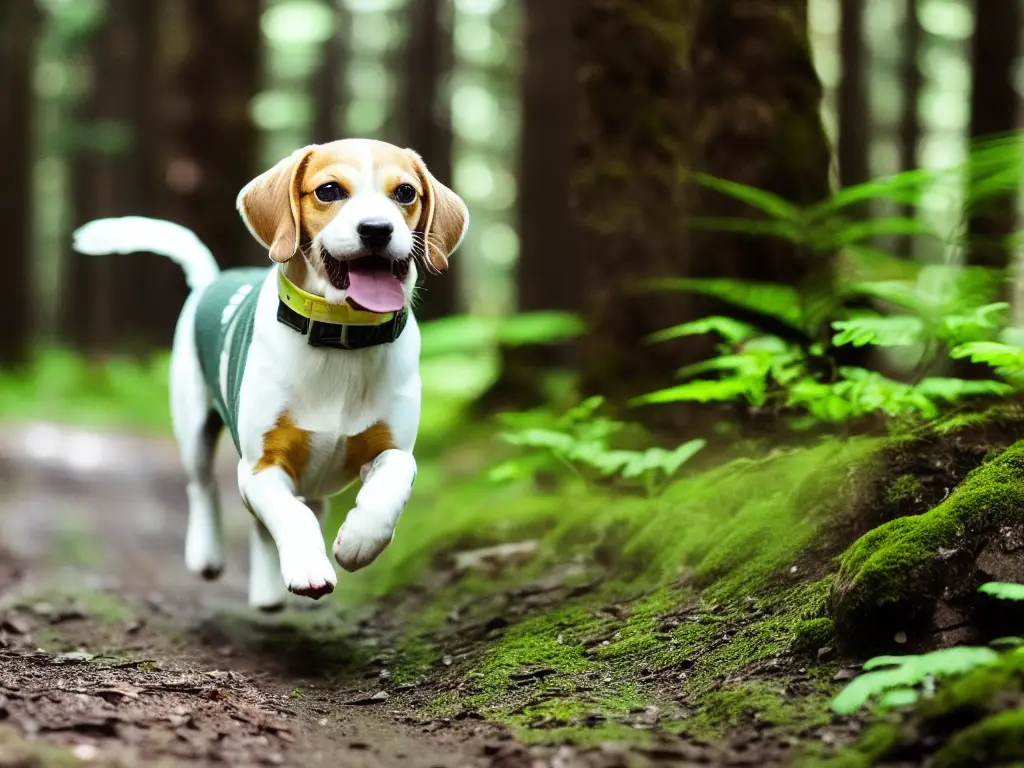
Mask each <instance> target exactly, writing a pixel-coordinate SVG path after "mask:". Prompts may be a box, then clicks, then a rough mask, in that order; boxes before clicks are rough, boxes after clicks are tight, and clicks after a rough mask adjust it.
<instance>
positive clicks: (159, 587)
mask: <svg viewBox="0 0 1024 768" xmlns="http://www.w3.org/2000/svg"><path fill="white" fill-rule="evenodd" d="M228 454H229V451H226V450H225V451H223V452H222V458H221V462H220V464H219V474H221V475H222V476H223V480H222V482H223V488H224V489H225V494H224V501H225V505H224V506H225V519H226V528H227V533H228V547H229V549H228V552H229V561H228V568H227V570H226V573H225V575H224V577H223V578H222V579H221V580H220V581H218V582H215V583H212V584H206V583H203V582H201V581H199V580H198V579H196V578H195V577H193V576H192V575H191V574H189V573H188V572H187V571H186V570H185V567H184V562H183V556H182V551H183V536H184V530H185V495H184V483H183V478H182V476H181V473H180V470H179V469H178V464H177V459H176V456H175V452H174V446H173V444H172V443H171V442H170V441H169V440H158V439H152V438H140V437H131V436H124V435H117V434H97V433H94V432H90V431H86V430H79V429H73V428H66V427H57V426H53V425H47V424H34V425H27V426H24V427H17V428H6V429H5V430H3V431H0V487H2V488H3V489H4V492H3V497H2V500H0V536H2V538H0V541H2V542H3V546H4V549H5V551H4V552H3V555H2V557H0V657H2V661H0V719H2V721H3V723H2V727H0V765H4V766H7V765H41V766H45V765H74V764H79V763H82V762H83V761H84V762H87V763H88V764H91V765H142V764H145V765H210V764H228V765H233V766H247V765H287V766H309V767H310V768H312V767H313V766H321V765H323V766H328V765H330V766H338V765H344V766H351V767H353V768H359V767H360V766H368V767H369V766H373V767H377V766H423V768H443V767H450V768H456V767H461V766H470V767H475V766H480V767H481V768H482V767H484V766H509V767H510V768H511V767H513V766H520V765H522V766H546V765H550V766H563V767H565V768H569V767H570V766H612V765H626V762H625V761H626V759H627V758H626V757H625V756H623V755H621V754H619V753H618V752H617V751H616V750H614V749H611V748H605V749H600V748H594V749H590V750H587V751H575V750H572V749H567V748H562V749H560V750H557V749H549V748H539V747H538V748H527V747H524V746H521V745H518V744H516V743H515V742H514V741H513V740H512V739H511V738H510V737H509V735H507V734H506V733H504V732H503V731H502V730H501V729H500V728H499V727H498V726H492V725H491V724H489V723H487V722H484V721H482V720H463V721H455V722H453V721H451V720H443V721H438V722H426V723H424V722H419V721H416V720H414V719H413V718H412V717H409V716H408V715H404V714H403V713H402V712H401V711H395V708H394V707H391V708H388V707H387V706H386V699H387V693H386V691H385V690H384V688H385V684H384V683H383V682H382V680H386V676H387V671H386V670H383V671H382V670H380V669H376V668H374V669H372V670H371V671H369V672H366V671H363V670H360V672H362V674H360V675H359V677H358V678H356V679H355V681H353V680H352V679H351V676H350V677H349V679H347V680H345V681H340V680H338V679H337V677H336V674H337V670H336V669H333V670H332V669H331V668H330V665H325V667H324V668H321V667H319V665H318V663H317V660H318V659H319V658H321V657H322V656H323V655H324V654H325V653H328V654H329V653H330V652H331V651H333V652H334V653H335V654H337V653H338V652H339V650H340V651H341V652H343V649H337V648H335V649H326V648H325V647H323V646H322V645H321V644H320V643H329V642H333V637H327V638H316V637H315V636H312V635H303V636H300V637H297V638H296V642H295V643H292V644H290V645H289V647H291V648H293V650H292V651H291V652H289V653H287V654H281V653H280V652H277V649H267V648H264V647H261V646H260V643H259V641H258V640H253V638H254V637H255V636H256V634H258V633H250V632H248V631H247V629H246V628H247V627H250V626H255V624H258V623H261V627H260V631H262V632H267V631H268V627H270V628H271V629H270V630H269V631H273V627H274V626H275V625H274V622H275V621H277V620H279V617H254V616H253V615H252V614H251V613H249V612H248V611H247V609H246V608H245V603H244V600H245V592H244V584H245V564H246V560H247V558H246V551H245V537H246V534H247V529H246V526H247V524H248V521H247V519H246V515H245V514H244V512H243V511H242V509H241V506H240V504H239V502H238V501H237V497H236V496H234V494H232V493H231V492H230V489H231V488H232V478H233V476H234V467H233V461H232V458H233V457H231V456H229V455H228ZM340 588H341V589H344V580H343V579H342V582H341V585H340ZM295 609H297V610H299V611H306V612H309V611H313V612H316V611H323V612H330V611H336V610H337V607H336V605H332V604H331V603H330V601H321V602H320V603H316V604H309V603H306V604H304V605H301V604H298V603H297V604H296V606H295ZM295 609H292V610H295ZM225 617H230V618H225ZM247 622H254V623H255V624H253V625H250V624H248V623H247ZM367 627H368V625H367V624H366V623H365V622H362V623H361V622H359V621H357V620H356V619H355V618H353V626H352V632H353V634H357V633H359V632H360V631H367V632H368V631H371V630H370V629H367ZM232 628H233V629H232ZM278 630H279V631H281V632H288V631H292V630H290V629H289V628H288V627H287V626H281V627H279V628H278ZM299 634H301V633H299ZM247 640H252V642H247ZM360 678H361V679H360ZM381 705H384V706H381ZM51 747H52V751H51ZM33 760H34V761H35V762H33ZM673 764H678V763H673Z"/></svg>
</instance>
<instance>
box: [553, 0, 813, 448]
mask: <svg viewBox="0 0 1024 768" xmlns="http://www.w3.org/2000/svg"><path fill="white" fill-rule="evenodd" d="M577 20H578V23H577V41H578V45H579V48H578V54H579V56H580V59H579V60H578V66H579V70H578V71H579V76H580V80H581V83H582V86H583V96H582V110H583V111H582V125H581V129H580V131H579V134H578V136H579V138H578V142H577V147H576V165H575V173H574V188H573V207H574V211H575V213H576V217H577V220H578V221H579V223H580V224H581V226H582V228H583V230H584V234H583V237H582V238H581V241H580V243H581V247H582V248H583V250H584V253H585V254H586V255H585V259H586V263H587V274H588V283H587V290H588V296H587V306H588V319H589V321H590V327H591V331H590V333H589V335H588V338H587V342H586V345H585V348H584V353H585V358H584V361H583V372H584V378H583V383H584V387H585V389H586V390H588V391H593V392H599V393H602V394H606V395H611V396H612V398H613V399H615V400H616V401H620V402H621V401H623V400H625V399H626V398H628V397H630V396H633V395H638V394H641V393H643V392H646V391H650V390H653V389H658V388H662V387H665V386H670V385H671V384H672V383H673V380H674V372H675V371H676V369H678V368H679V367H680V366H682V365H685V364H687V363H690V362H694V361H696V360H699V359H702V358H704V357H706V356H707V355H708V354H709V353H711V351H712V350H711V345H712V343H713V340H711V339H705V338H696V339H691V340H688V341H687V342H685V343H679V344H674V345H673V344H664V345H646V344H644V343H643V340H644V338H645V337H646V336H647V335H649V334H651V333H653V332H655V331H658V330H661V329H663V328H666V327H668V326H670V325H674V324H676V323H680V322H685V321H687V320H692V319H694V318H696V317H701V316H704V315H706V314H708V313H709V312H710V311H713V310H716V309H717V310H718V311H721V308H716V307H715V306H714V305H713V304H712V303H711V302H708V301H703V300H700V299H698V298H695V297H691V296H685V295H682V294H677V295H669V296H665V295H660V296H659V295H654V296H652V295H649V294H632V293H630V291H629V287H630V285H631V284H633V283H635V282H636V280H637V279H639V278H646V277H731V278H736V279H742V280H765V281H769V280H770V281H776V282H787V283H790V284H793V285H797V286H799V287H800V288H801V289H802V290H803V291H804V292H805V294H806V295H808V296H810V297H812V298H814V299H815V300H818V299H824V300H828V299H829V298H830V296H831V269H830V262H829V259H828V258H827V256H815V255H813V254H809V253H805V252H803V251H801V249H799V248H796V247H794V246H792V245H790V244H788V243H786V242H784V241H777V240H771V239H767V238H754V237H744V236H740V235H732V234H729V235H726V234H716V233H701V234H699V235H696V236H695V238H694V239H692V240H691V237H690V225H691V220H690V217H691V216H693V215H695V216H698V217H704V216H715V217H717V216H724V217H743V216H753V215H755V213H754V212H753V211H752V209H751V208H749V207H747V206H744V205H742V204H739V203H736V202H733V201H732V200H730V199H729V198H726V197H724V196H722V195H719V194H717V193H713V192H710V191H703V190H701V191H695V190H693V189H691V188H689V187H688V184H687V182H686V177H687V171H688V169H689V168H691V167H692V168H696V169H698V170H701V171H704V172H706V173H710V174H712V175H715V176H719V177H723V178H727V179H731V180H734V181H738V182H741V183H743V184H747V185H752V186H756V187H759V188H762V189H767V190H770V191H772V192H775V193H776V194H778V195H781V196H782V197H784V198H787V199H789V200H792V201H793V202H796V203H799V204H809V203H813V202H815V201H818V200H821V199H822V198H824V197H826V196H827V195H828V193H829V185H828V171H829V161H830V151H829V146H828V142H827V139H826V137H825V133H824V130H823V128H822V124H821V119H820V112H819V108H820V101H821V95H822V90H821V84H820V82H819V80H818V77H817V74H816V72H815V70H814V67H813V64H812V60H811V53H810V45H809V41H808V35H807V20H806V2H803V1H800V2H798V1H797V0H785V1H780V0H706V1H704V2H689V3H680V2H678V0H673V1H672V2H668V0H663V1H662V2H658V1H656V0H647V1H646V2H636V0H629V1H627V0H621V1H616V2H611V1H608V0H603V1H599V0H588V2H587V9H586V10H585V11H581V12H580V14H579V15H578V17H577ZM726 311H728V310H726ZM707 411H708V409H707V408H699V409H683V408H681V409H679V410H678V412H676V413H672V412H670V411H669V410H659V411H658V413H657V414H654V415H652V416H651V418H652V419H658V420H660V421H661V422H663V423H668V424H669V425H671V426H674V427H675V428H677V429H679V428H682V427H684V426H687V425H692V424H693V423H694V419H695V418H697V417H699V415H700V413H702V412H705V413H706V412H707Z"/></svg>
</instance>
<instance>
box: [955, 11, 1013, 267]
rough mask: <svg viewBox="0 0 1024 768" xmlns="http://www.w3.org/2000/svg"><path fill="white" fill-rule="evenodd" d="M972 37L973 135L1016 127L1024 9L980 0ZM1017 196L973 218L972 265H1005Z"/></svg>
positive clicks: (970, 230)
mask: <svg viewBox="0 0 1024 768" xmlns="http://www.w3.org/2000/svg"><path fill="white" fill-rule="evenodd" d="M974 5H975V21H974V37H973V40H972V46H971V48H972V60H973V65H974V67H973V70H972V83H971V85H972V88H971V124H970V132H971V138H972V139H978V138H982V137H991V136H993V135H994V134H1001V133H1006V132H1009V131H1013V130H1015V129H1016V128H1018V126H1019V120H1020V116H1021V97H1020V94H1019V93H1017V90H1016V88H1015V87H1014V82H1013V75H1014V66H1015V64H1016V59H1017V56H1018V54H1019V53H1020V36H1021V26H1022V24H1024V11H1022V8H1021V4H1020V3H1019V2H1012V1H1011V2H992V0H978V2H976V3H975V4H974ZM1016 208H1017V197H1016V195H1015V194H1013V193H1008V194H1006V195H1004V196H1002V197H1000V198H999V199H996V200H990V201H987V202H986V203H985V204H984V205H983V206H982V207H981V208H980V209H978V210H977V211H976V213H975V215H973V216H972V217H971V219H970V222H969V225H968V234H969V236H970V239H971V247H970V250H969V253H968V256H967V261H968V263H970V264H973V265H977V266H985V267H995V268H1000V269H1001V268H1005V267H1007V266H1008V265H1009V263H1010V252H1009V251H1008V250H1007V248H1006V246H1005V245H1004V243H1003V240H1004V238H1005V237H1006V236H1007V235H1009V234H1010V233H1011V232H1013V231H1014V226H1015V219H1016Z"/></svg>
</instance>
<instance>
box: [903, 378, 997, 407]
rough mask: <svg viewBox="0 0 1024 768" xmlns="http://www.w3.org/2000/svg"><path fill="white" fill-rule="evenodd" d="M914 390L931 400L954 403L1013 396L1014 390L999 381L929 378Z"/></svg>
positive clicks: (919, 383)
mask: <svg viewBox="0 0 1024 768" xmlns="http://www.w3.org/2000/svg"><path fill="white" fill-rule="evenodd" d="M916 389H917V391H918V392H920V393H921V394H923V395H924V396H925V397H928V398H931V399H932V400H945V401H947V402H950V403H955V402H957V401H959V400H962V399H963V398H965V397H984V396H986V395H992V396H995V397H1005V396H1007V395H1010V394H1013V391H1014V388H1013V387H1012V386H1011V385H1009V384H1006V383H1004V382H1001V381H986V380H985V379H954V378H942V377H938V376H935V377H931V378H927V379H922V380H921V381H920V382H918V384H917V386H916Z"/></svg>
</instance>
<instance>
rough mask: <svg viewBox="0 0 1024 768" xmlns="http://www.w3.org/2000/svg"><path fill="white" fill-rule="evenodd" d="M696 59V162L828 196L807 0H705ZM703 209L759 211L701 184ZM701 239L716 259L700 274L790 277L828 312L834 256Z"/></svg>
mask: <svg viewBox="0 0 1024 768" xmlns="http://www.w3.org/2000/svg"><path fill="white" fill-rule="evenodd" d="M692 60H693V82H694V140H693V141H694V144H693V165H694V168H695V169H697V170H699V171H703V172H705V173H709V174H711V175H713V176H717V177H720V178H725V179H730V180H732V181H738V182H740V183H742V184H746V185H748V186H752V187H757V188H759V189H765V190H768V191H770V192H773V193H775V194H776V195H779V196H780V197H783V198H785V199H786V200H789V201H791V202H794V203H797V204H799V205H810V204H812V203H815V202H818V201H820V200H822V199H824V198H826V197H827V196H828V195H829V193H830V189H829V179H828V174H829V163H830V159H831V152H830V147H829V143H828V139H827V138H826V136H825V131H824V127H823V125H822V122H821V99H822V87H821V82H820V81H819V79H818V75H817V72H816V71H815V69H814V64H813V61H812V58H811V50H810V40H809V37H808V29H807V2H806V0H727V1H726V0H720V1H718V2H704V3H703V4H702V5H701V12H700V14H699V15H698V18H697V22H696V26H695V29H694V44H693V59H692ZM695 211H696V213H697V215H698V216H699V217H703V216H710V217H727V218H731V217H743V216H750V217H753V216H755V215H757V214H755V213H754V212H753V210H752V209H751V208H750V207H749V206H747V205H745V204H743V203H739V202H737V201H735V200H732V199H731V198H728V197H725V196H723V195H721V194H718V193H716V192H713V191H710V190H706V189H701V190H699V191H698V194H697V200H696V202H695ZM695 247H696V249H697V250H695V253H714V254H715V258H714V259H713V260H712V259H699V260H697V261H696V263H695V265H694V270H693V271H694V274H697V275H702V276H705V277H731V278H736V279H740V280H761V281H771V282H781V283H789V284H790V285H793V286H795V287H797V288H799V289H800V293H801V296H802V298H803V302H804V307H803V309H804V312H805V314H806V315H807V316H808V318H809V319H810V318H811V317H813V318H815V319H817V320H818V321H821V320H824V319H825V316H826V315H827V314H828V313H829V311H830V308H831V305H832V302H833V299H834V291H833V287H832V268H831V265H832V254H816V253H812V252H810V251H809V250H806V249H803V248H800V247H798V246H796V245H794V244H792V243H789V242H788V241H785V240H781V239H775V238H766V237H749V236H743V235H739V234H730V235H725V234H715V233H707V234H702V235H701V236H700V237H699V239H698V240H697V241H696V243H695ZM712 309H714V310H715V311H718V308H715V307H714V306H713V305H712ZM722 309H725V308H722ZM705 311H707V310H706V309H705ZM732 314H736V313H735V311H733V312H732ZM822 328H824V325H822ZM775 330H776V331H781V330H782V329H775ZM795 340H796V339H795ZM821 340H824V339H821Z"/></svg>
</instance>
